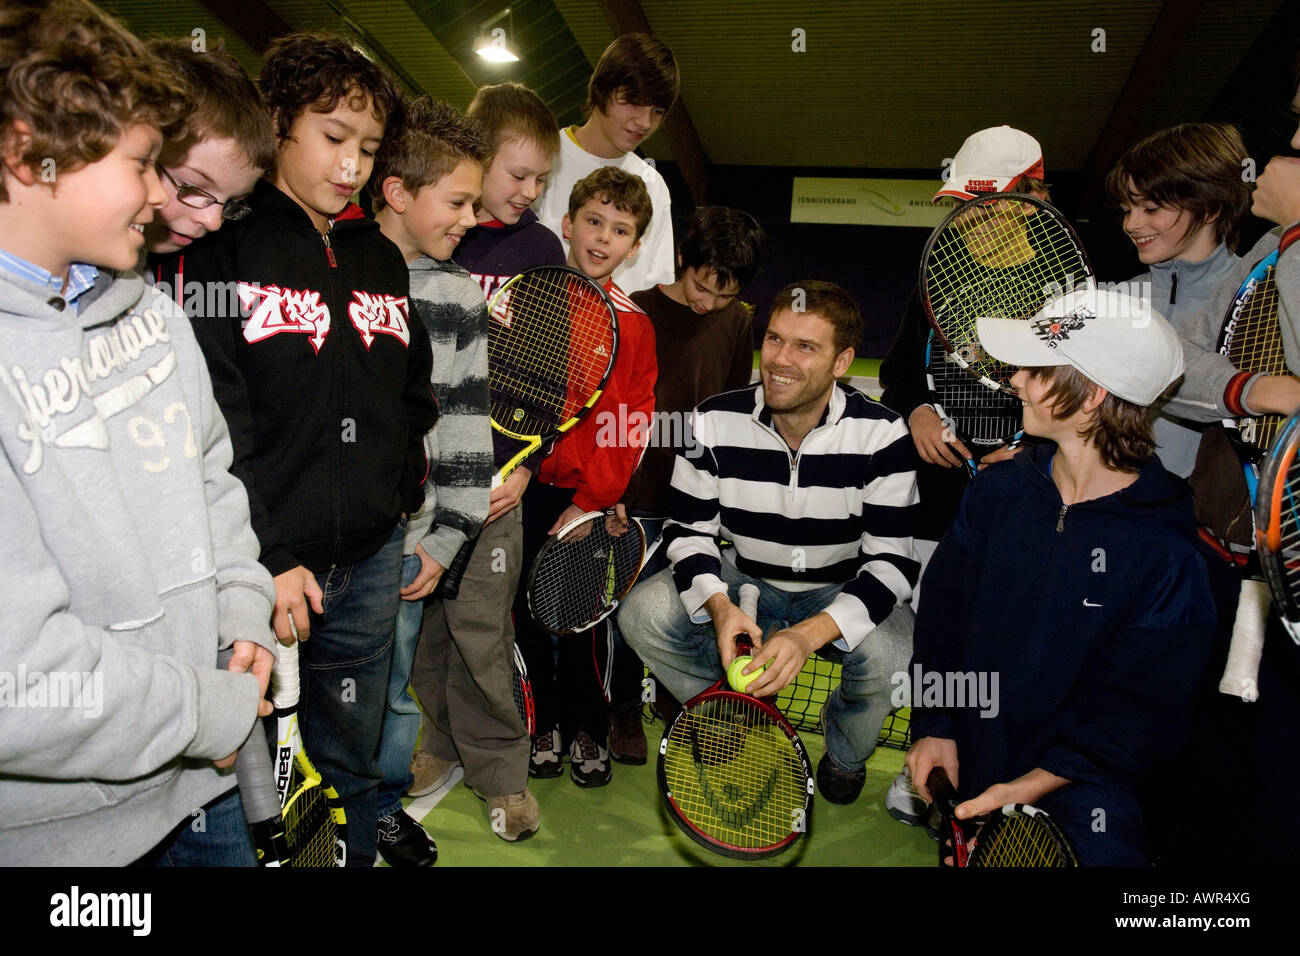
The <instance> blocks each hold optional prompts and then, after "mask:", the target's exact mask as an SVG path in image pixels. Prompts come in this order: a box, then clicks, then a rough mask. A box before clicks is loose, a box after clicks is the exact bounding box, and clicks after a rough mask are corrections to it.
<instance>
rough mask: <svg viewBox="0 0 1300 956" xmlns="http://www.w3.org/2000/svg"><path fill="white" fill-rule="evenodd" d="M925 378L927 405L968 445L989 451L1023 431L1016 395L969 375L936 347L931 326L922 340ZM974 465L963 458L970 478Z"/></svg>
mask: <svg viewBox="0 0 1300 956" xmlns="http://www.w3.org/2000/svg"><path fill="white" fill-rule="evenodd" d="M925 380H926V385H928V386H929V389H930V404H931V405H933V406H934V410H935V412H936V413H937V414H938V415H939V418H940V420H941V421H942V422H943V427H944V428H947V429H951V430H952V434H953V436H954V437H956V438H959V439H961V441H962V443H963V444H965V445H966V447H967V448H978V449H983V450H990V451H991V450H992V449H994V448H998V447H1001V446H1002V445H1005V444H1007V442H1008V440H1010V441H1013V442H1014V441H1016V440H1018V439H1019V438H1020V437H1021V436H1022V435H1023V434H1024V431H1023V429H1022V422H1023V419H1024V415H1023V410H1024V406H1023V405H1022V404H1021V401H1020V398H1019V396H1016V395H1012V394H1010V393H1009V392H1004V391H1002V390H1001V389H998V390H996V391H995V390H993V389H990V388H988V387H987V386H985V385H984V384H983V383H981V382H978V381H976V380H975V379H973V378H971V376H970V374H969V373H968V372H967V371H966V370H965V369H963V368H962V367H961V366H960V365H958V364H957V362H956V360H955V359H954V358H953V356H952V355H951V354H950V353H948V352H945V351H944V350H943V348H942V347H936V346H935V331H934V329H931V330H930V336H929V338H928V339H927V340H926V343H925ZM1008 433H1010V438H1008ZM976 468H977V466H976V463H975V461H974V460H973V459H970V458H968V459H966V473H967V474H968V475H970V477H972V478H973V477H975V473H976Z"/></svg>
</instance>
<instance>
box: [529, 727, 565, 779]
mask: <svg viewBox="0 0 1300 956" xmlns="http://www.w3.org/2000/svg"><path fill="white" fill-rule="evenodd" d="M562 773H564V751H563V750H561V749H560V728H559V727H556V728H555V729H554V730H551V731H548V732H547V733H544V734H538V735H537V736H536V737H534V738H533V752H532V754H531V755H530V756H529V758H528V776H530V777H558V776H559V775H560V774H562Z"/></svg>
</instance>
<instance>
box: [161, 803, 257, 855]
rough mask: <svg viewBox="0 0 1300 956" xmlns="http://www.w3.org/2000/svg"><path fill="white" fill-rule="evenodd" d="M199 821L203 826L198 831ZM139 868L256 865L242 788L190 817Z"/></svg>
mask: <svg viewBox="0 0 1300 956" xmlns="http://www.w3.org/2000/svg"><path fill="white" fill-rule="evenodd" d="M199 820H202V821H203V823H202V827H201V828H199V829H195V826H196V824H197V822H198V821H199ZM135 865H136V866H257V854H256V853H255V852H254V851H253V838H252V837H251V836H250V835H249V833H248V822H247V821H246V820H245V819H244V804H243V801H241V800H240V799H239V788H238V787H236V788H235V789H233V790H230V791H229V792H227V793H225V794H223V795H222V796H220V797H217V799H215V800H213V801H212V802H211V803H209V804H208V805H207V806H206V807H204V808H203V812H202V816H198V815H196V816H193V817H187V818H186V819H185V822H184V823H182V824H181V825H180V826H178V827H177V828H176V829H175V830H173V831H172V832H171V834H170V835H169V836H168V837H167V839H165V840H163V841H162V842H161V843H159V844H158V845H157V846H156V847H154V848H153V849H152V850H150V851H149V852H148V853H146V854H145V855H144V856H142V857H141V858H140V859H139V860H137V861H136V863H135Z"/></svg>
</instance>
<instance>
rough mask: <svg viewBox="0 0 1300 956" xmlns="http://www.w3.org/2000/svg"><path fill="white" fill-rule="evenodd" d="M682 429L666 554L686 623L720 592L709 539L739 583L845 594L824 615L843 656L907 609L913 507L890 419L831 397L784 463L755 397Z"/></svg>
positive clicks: (716, 404) (722, 404)
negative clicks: (837, 587)
mask: <svg viewBox="0 0 1300 956" xmlns="http://www.w3.org/2000/svg"><path fill="white" fill-rule="evenodd" d="M692 427H693V429H694V434H693V441H688V442H687V443H686V447H684V448H683V449H682V450H681V451H679V452H678V456H677V460H676V462H675V464H674V469H673V479H672V487H671V489H670V491H669V513H670V514H671V515H672V518H670V519H669V520H668V522H667V524H666V526H665V528H664V544H665V547H666V548H667V552H666V553H667V555H668V558H669V560H671V561H672V563H673V576H674V581H675V582H676V584H677V590H678V592H679V593H680V594H681V598H682V604H683V605H684V607H685V608H686V612H687V613H688V614H690V615H691V616H692V618H693V619H694V620H697V621H702V620H704V618H703V617H701V616H700V609H701V607H702V606H703V604H704V602H705V601H707V600H708V599H709V597H711V596H712V595H714V594H717V593H719V592H723V593H725V592H726V590H727V587H726V585H725V584H724V583H723V581H722V579H721V577H720V571H721V565H720V560H721V559H720V556H719V552H718V547H717V540H716V536H717V535H719V534H720V535H722V536H723V537H724V538H726V539H727V540H728V541H731V542H732V543H733V544H734V545H735V547H736V566H737V567H738V568H739V569H740V570H741V571H743V572H744V573H746V574H750V575H753V576H755V577H760V578H763V579H764V580H767V581H769V582H771V583H772V584H773V585H775V586H777V587H780V588H784V589H785V590H788V591H803V590H811V589H812V588H816V587H822V586H824V585H826V584H831V583H842V584H844V588H843V590H842V591H841V592H840V594H839V595H837V596H836V597H835V599H834V600H833V601H832V602H831V603H830V604H829V605H828V606H827V607H826V608H825V609H824V610H825V611H826V612H827V613H828V614H830V616H831V617H832V618H833V619H834V620H835V623H836V624H837V625H838V627H839V629H840V633H841V634H842V635H843V636H844V639H845V641H846V643H847V644H848V646H849V648H850V649H851V648H853V647H856V646H857V645H858V644H859V643H860V642H861V641H862V640H863V639H864V638H865V637H866V636H867V635H868V634H870V633H871V631H872V630H873V629H874V628H875V627H876V625H877V624H879V623H880V622H881V621H883V620H884V619H885V618H886V617H888V616H889V614H890V613H891V612H892V611H893V609H894V608H895V607H897V606H898V605H899V604H902V603H903V602H905V601H907V600H908V598H909V597H911V593H912V586H913V585H914V584H915V583H916V578H917V573H918V571H919V569H920V566H919V564H918V563H917V561H916V557H915V555H914V553H913V551H912V526H913V523H914V521H915V516H916V509H917V501H918V498H917V492H916V472H915V471H914V470H913V453H912V439H911V436H910V435H909V434H908V431H907V426H906V425H905V424H904V423H903V420H902V419H901V418H900V417H899V416H898V415H897V414H895V413H894V412H892V411H890V410H889V409H887V408H885V406H883V405H881V404H880V403H878V402H874V401H872V400H871V399H869V398H867V397H866V396H865V395H863V394H862V393H861V392H859V391H857V390H855V389H852V388H849V387H847V386H845V385H836V387H835V388H834V389H833V390H832V392H831V397H830V402H829V403H828V405H827V408H826V411H825V413H824V414H823V416H822V420H821V421H820V422H819V423H818V424H817V426H816V427H815V428H813V429H812V431H810V432H809V433H808V434H807V435H806V436H805V437H804V439H803V441H802V442H801V443H800V446H799V450H798V451H797V452H792V451H791V450H790V447H789V446H788V445H787V444H786V442H785V440H784V439H783V438H782V437H781V436H780V435H779V434H778V433H777V431H776V429H775V427H774V426H773V424H772V413H771V411H769V410H768V408H767V406H766V405H765V404H764V402H763V388H762V386H761V385H760V386H757V387H755V388H744V389H739V390H737V391H734V392H724V393H723V394H721V395H715V396H713V397H712V398H709V399H706V400H705V401H703V402H701V403H700V405H699V406H698V407H697V408H696V409H695V412H694V416H693V419H692Z"/></svg>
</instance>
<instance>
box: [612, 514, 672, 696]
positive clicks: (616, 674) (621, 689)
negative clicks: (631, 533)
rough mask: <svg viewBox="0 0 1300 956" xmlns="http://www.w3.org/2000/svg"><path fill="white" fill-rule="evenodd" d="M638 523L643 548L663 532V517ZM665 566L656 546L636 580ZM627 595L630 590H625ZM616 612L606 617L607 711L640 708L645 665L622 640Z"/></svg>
mask: <svg viewBox="0 0 1300 956" xmlns="http://www.w3.org/2000/svg"><path fill="white" fill-rule="evenodd" d="M640 520H641V525H642V527H643V528H644V530H645V546H646V550H647V551H648V550H650V548H652V547H654V544H655V542H656V541H658V540H659V538H660V537H661V536H662V534H663V528H664V519H663V518H642V519H640ZM666 567H668V556H667V555H666V554H664V549H663V548H662V547H660V548H659V549H658V550H657V551H655V553H654V554H652V555H651V556H650V560H649V561H648V562H647V563H646V566H645V567H644V568H643V569H642V570H641V576H640V578H639V579H638V580H639V581H648V580H649V579H650V578H652V577H654V575H656V574H658V573H659V572H660V571H661V570H663V569H664V568H666ZM629 594H630V592H629ZM617 617H618V616H617V615H614V616H612V617H610V618H609V624H610V627H611V628H612V629H613V632H614V666H613V675H612V676H613V684H612V686H611V688H610V709H611V710H616V711H618V710H632V709H634V708H636V709H639V708H640V707H641V681H642V679H643V678H644V676H645V665H644V664H642V662H641V658H639V657H637V655H636V651H634V650H632V648H631V647H629V646H628V644H627V641H626V640H624V639H623V634H622V632H621V631H619V629H618V620H617Z"/></svg>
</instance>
